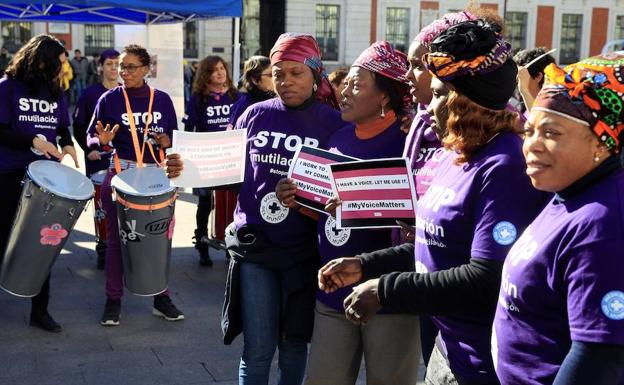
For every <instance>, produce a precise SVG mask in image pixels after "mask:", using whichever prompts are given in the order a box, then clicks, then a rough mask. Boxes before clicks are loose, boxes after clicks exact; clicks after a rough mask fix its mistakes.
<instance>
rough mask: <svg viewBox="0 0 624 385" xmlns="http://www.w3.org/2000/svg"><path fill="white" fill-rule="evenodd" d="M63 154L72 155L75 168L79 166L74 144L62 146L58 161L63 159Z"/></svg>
mask: <svg viewBox="0 0 624 385" xmlns="http://www.w3.org/2000/svg"><path fill="white" fill-rule="evenodd" d="M65 155H69V156H71V157H72V159H74V164H75V165H76V168H78V167H80V164H79V163H78V156H77V155H76V149H75V148H74V146H71V145H67V146H65V147H63V153H62V154H61V158H60V159H59V162H60V161H61V160H63V158H64V157H65Z"/></svg>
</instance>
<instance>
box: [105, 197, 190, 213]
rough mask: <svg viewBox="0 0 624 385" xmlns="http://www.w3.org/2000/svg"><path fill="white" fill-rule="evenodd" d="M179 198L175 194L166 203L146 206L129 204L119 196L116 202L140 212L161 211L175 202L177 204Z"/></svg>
mask: <svg viewBox="0 0 624 385" xmlns="http://www.w3.org/2000/svg"><path fill="white" fill-rule="evenodd" d="M177 197H178V194H173V196H172V197H171V198H169V199H167V200H166V201H164V202H160V203H157V204H153V205H152V204H149V205H145V204H137V203H132V202H128V201H127V200H125V199H123V198H122V197H120V196H119V195H117V197H116V200H117V202H119V203H121V204H122V205H123V206H125V207H127V208H129V209H134V210H140V211H152V210H159V209H162V208H164V207H167V206H170V205H172V204H173V202H175V200H176V198H177Z"/></svg>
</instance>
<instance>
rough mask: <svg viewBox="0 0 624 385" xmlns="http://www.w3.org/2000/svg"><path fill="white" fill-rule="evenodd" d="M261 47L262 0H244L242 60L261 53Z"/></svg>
mask: <svg viewBox="0 0 624 385" xmlns="http://www.w3.org/2000/svg"><path fill="white" fill-rule="evenodd" d="M261 54H262V51H261V48H260V0H244V1H243V19H242V21H241V56H242V61H243V62H244V61H245V60H247V59H249V58H250V57H252V56H254V55H261Z"/></svg>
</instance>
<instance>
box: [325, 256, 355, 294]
mask: <svg viewBox="0 0 624 385" xmlns="http://www.w3.org/2000/svg"><path fill="white" fill-rule="evenodd" d="M361 279H362V262H361V261H360V259H359V258H353V257H352V258H338V259H334V260H333V261H329V262H327V264H326V265H325V266H323V267H321V269H320V270H319V272H318V285H319V289H321V290H323V291H324V292H325V293H328V294H329V293H333V292H335V291H336V290H338V289H340V288H342V287H345V286H349V285H353V284H354V283H357V282H359V281H360V280H361Z"/></svg>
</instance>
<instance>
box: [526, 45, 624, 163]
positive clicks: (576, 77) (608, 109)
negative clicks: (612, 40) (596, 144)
mask: <svg viewBox="0 0 624 385" xmlns="http://www.w3.org/2000/svg"><path fill="white" fill-rule="evenodd" d="M544 73H545V74H546V83H545V85H544V88H542V90H541V91H540V93H539V94H538V96H537V98H536V100H535V103H534V104H533V108H532V109H536V110H543V111H549V112H554V113H556V114H559V115H564V116H565V117H566V118H569V119H571V120H574V121H577V122H579V123H584V124H586V125H588V126H589V127H590V128H591V129H592V131H593V132H594V133H595V134H596V135H597V136H598V138H600V140H601V141H602V142H603V143H604V144H605V145H606V146H607V148H609V149H610V150H612V149H615V150H616V151H619V149H620V148H621V146H622V132H624V54H622V53H611V54H606V55H599V56H594V57H590V58H588V59H584V60H582V61H580V62H578V63H574V64H570V65H568V66H566V67H565V68H563V69H561V68H559V67H557V66H556V65H554V64H551V65H549V66H548V67H546V69H545V70H544Z"/></svg>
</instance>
